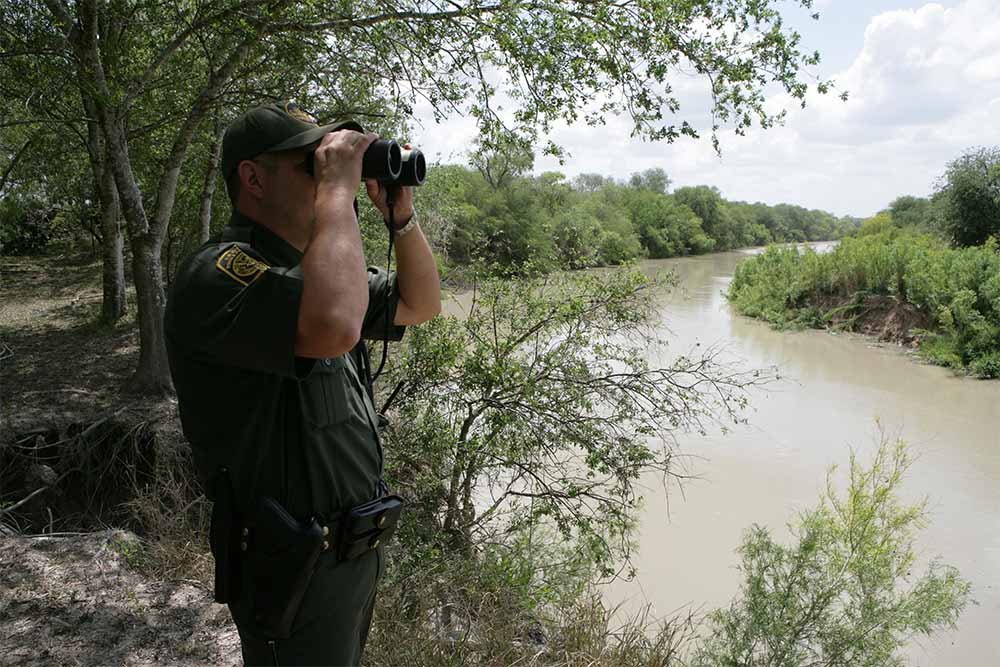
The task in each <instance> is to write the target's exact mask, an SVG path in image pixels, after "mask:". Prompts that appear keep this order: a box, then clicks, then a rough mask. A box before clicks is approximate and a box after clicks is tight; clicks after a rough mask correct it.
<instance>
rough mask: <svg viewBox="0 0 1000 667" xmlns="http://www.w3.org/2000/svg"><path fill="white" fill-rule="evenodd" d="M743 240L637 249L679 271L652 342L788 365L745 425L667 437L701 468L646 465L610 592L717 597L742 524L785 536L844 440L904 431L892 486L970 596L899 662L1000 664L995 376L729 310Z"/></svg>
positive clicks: (726, 582) (671, 609)
mask: <svg viewBox="0 0 1000 667" xmlns="http://www.w3.org/2000/svg"><path fill="white" fill-rule="evenodd" d="M747 256H748V255H747V253H746V252H732V253H719V254H713V255H706V256H701V257H690V258H677V259H669V260H657V261H649V262H645V263H643V265H642V267H643V269H644V270H645V271H647V272H649V273H657V272H662V271H673V272H675V274H676V275H677V277H678V279H679V286H678V288H676V289H674V290H671V291H667V290H664V291H663V292H662V293H660V294H658V295H657V300H658V303H659V305H660V311H661V313H662V318H663V319H662V322H661V328H662V333H663V335H664V337H665V338H666V340H667V341H668V343H669V344H668V347H667V349H666V350H650V357H651V358H660V359H662V358H663V357H664V355H666V356H669V355H671V354H675V353H676V354H680V353H684V352H687V351H689V350H690V349H692V348H694V347H695V345H696V344H700V345H701V346H708V345H713V344H714V345H722V346H724V347H725V349H726V354H728V355H730V357H731V358H734V359H738V360H739V363H740V364H742V365H743V366H744V367H747V368H752V367H768V366H777V368H778V370H779V372H780V373H781V376H782V377H783V378H784V379H783V381H782V382H780V383H779V384H776V385H773V386H772V387H771V388H770V389H769V390H767V391H763V392H755V393H754V394H753V395H752V396H751V404H752V407H751V410H750V411H749V412H748V413H747V415H746V416H747V417H748V421H749V423H748V424H747V425H745V426H739V427H736V428H734V429H733V430H732V431H731V432H730V433H728V434H724V435H723V434H721V433H719V432H718V430H716V431H715V432H710V433H709V435H708V436H699V435H681V436H680V437H679V438H678V445H679V447H680V450H681V452H682V453H683V454H685V455H687V456H686V457H685V458H684V461H685V467H686V469H685V470H684V472H686V473H689V474H693V475H697V476H698V479H694V480H689V481H687V482H686V483H685V484H684V486H683V489H682V490H678V488H676V487H674V486H670V487H668V492H667V493H665V492H664V490H663V486H662V484H661V483H660V482H659V480H655V479H649V480H646V484H645V488H646V492H645V507H644V510H643V514H642V516H641V520H640V525H639V532H638V539H637V542H638V552H637V553H636V554H635V557H634V565H635V566H636V568H637V576H636V578H635V579H634V580H632V581H630V582H623V581H619V582H614V583H611V584H609V585H608V586H607V588H606V599H607V601H608V602H609V603H610V604H613V605H620V613H621V614H623V615H624V614H631V613H634V612H636V611H638V610H640V609H642V608H644V607H645V606H646V605H650V606H651V610H652V612H653V613H654V614H656V615H657V616H661V617H665V616H671V615H673V613H675V612H687V611H689V610H693V611H695V612H703V613H704V612H708V611H710V610H711V609H714V608H716V607H719V606H724V605H726V604H727V603H728V602H729V601H730V599H731V598H732V596H733V595H734V594H735V593H736V592H737V590H738V587H739V583H740V575H739V572H738V571H737V570H736V565H737V564H738V557H737V554H736V553H735V550H736V548H737V546H738V545H739V542H740V537H741V534H742V533H743V531H744V530H745V529H746V528H748V527H749V526H750V525H752V524H754V523H757V524H760V525H763V526H767V527H768V528H769V529H770V530H771V531H772V534H773V535H774V536H776V537H777V538H779V539H786V538H787V536H788V530H787V524H788V522H789V521H790V520H791V519H792V518H793V517H794V516H795V513H796V512H797V511H799V510H804V509H807V508H811V507H814V506H815V504H816V503H817V502H818V500H819V497H820V494H821V492H822V490H823V488H824V486H825V483H826V475H827V470H828V469H829V467H830V466H831V465H835V464H836V465H839V466H840V467H841V470H843V469H845V468H846V467H847V464H848V461H849V456H850V452H851V450H852V448H853V450H854V451H855V452H857V453H858V455H859V459H860V461H861V462H863V463H867V462H868V461H870V458H871V454H872V453H873V451H874V450H875V448H876V447H877V443H878V438H879V430H880V429H881V430H882V431H884V432H885V433H886V434H887V435H888V436H890V437H901V438H903V439H904V440H905V441H906V442H907V443H908V444H909V445H910V449H911V452H912V453H913V454H914V455H915V458H916V461H915V463H914V464H913V466H912V468H911V469H910V472H909V474H908V475H907V477H906V479H905V481H904V484H903V494H904V498H905V499H906V500H914V501H915V500H918V499H920V498H922V497H926V498H927V499H928V509H929V516H930V525H929V526H928V527H927V528H925V529H924V530H923V531H922V532H921V534H920V536H919V538H918V540H917V546H918V549H919V550H920V552H921V554H922V557H921V561H922V564H924V565H925V564H926V563H927V562H928V560H929V559H930V558H932V557H935V556H939V557H940V558H941V559H942V560H943V561H944V562H946V563H949V564H952V565H954V566H956V567H957V568H958V569H959V571H960V572H961V574H962V576H963V577H965V578H966V579H968V580H969V581H971V582H972V585H973V590H972V596H973V598H974V599H975V600H976V601H977V602H978V604H977V605H971V606H969V607H968V608H967V609H966V611H965V612H964V613H963V614H962V616H961V618H960V619H959V622H958V628H957V629H956V630H954V631H943V632H941V633H939V634H936V635H934V636H933V637H931V638H926V637H920V638H915V639H913V640H911V641H910V643H909V646H908V649H907V651H906V658H907V660H908V663H909V664H910V665H920V666H935V667H936V666H939V665H949V666H950V665H962V666H966V665H968V666H972V665H976V666H978V665H1000V381H993V382H984V381H978V380H972V379H967V378H959V377H954V376H953V375H952V374H951V373H950V372H948V371H947V370H945V369H942V368H938V367H934V366H929V365H925V364H922V363H919V362H917V361H914V360H913V359H911V358H909V357H908V356H907V355H906V354H905V353H904V352H903V351H902V350H900V349H899V348H897V347H895V346H892V345H881V344H877V343H875V342H874V341H872V340H870V339H866V338H863V337H860V336H852V335H833V334H829V333H826V332H822V331H802V332H780V331H774V330H772V329H771V328H770V327H769V326H767V325H766V324H763V323H761V322H757V321H753V320H750V319H747V318H744V317H740V316H737V315H735V314H734V313H733V312H732V310H731V309H730V307H729V305H728V304H727V302H726V300H725V299H724V298H723V296H722V292H723V291H724V290H725V289H726V287H727V285H728V284H729V282H730V280H731V279H732V275H733V271H734V269H735V267H736V265H737V264H738V263H739V262H740V261H742V260H744V259H746V257H747ZM447 310H448V311H450V312H453V313H455V314H458V313H459V312H460V311H461V310H462V309H461V307H460V306H456V305H455V304H452V307H450V308H447ZM835 480H839V481H841V482H842V481H843V477H842V476H835ZM839 488H843V484H840V486H839ZM920 571H922V568H921V570H920Z"/></svg>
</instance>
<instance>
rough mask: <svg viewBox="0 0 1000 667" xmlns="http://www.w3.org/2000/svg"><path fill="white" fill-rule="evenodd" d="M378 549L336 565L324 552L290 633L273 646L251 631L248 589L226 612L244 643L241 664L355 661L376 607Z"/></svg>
mask: <svg viewBox="0 0 1000 667" xmlns="http://www.w3.org/2000/svg"><path fill="white" fill-rule="evenodd" d="M381 551H382V550H381V548H379V549H376V550H375V551H372V552H369V553H367V554H365V555H364V556H361V557H360V558H355V559H354V560H348V561H344V562H342V563H338V562H337V559H336V558H335V557H333V555H332V554H331V555H329V556H327V555H324V556H323V557H322V558H321V559H320V563H319V567H317V568H316V572H315V574H314V575H313V578H312V582H311V584H310V586H309V590H308V591H307V592H306V595H305V598H303V600H302V606H301V607H300V608H299V613H298V615H297V616H296V618H295V622H294V624H293V625H292V636H291V637H290V638H288V639H284V640H280V639H279V640H276V641H275V642H274V647H273V648H274V650H273V651H272V647H271V645H270V644H269V643H268V642H267V640H265V639H263V638H261V636H260V634H258V633H257V632H256V628H255V625H254V622H253V619H252V618H251V617H250V613H249V608H250V603H249V598H248V596H249V595H251V594H252V588H251V587H250V586H249V585H247V584H246V583H245V584H244V586H243V591H244V593H243V596H242V597H241V598H240V600H239V601H238V602H235V603H231V604H230V605H229V610H230V611H231V612H232V614H233V619H235V621H236V628H237V629H238V630H239V633H240V641H241V642H242V644H243V662H244V663H245V664H246V665H247V666H248V667H249V666H251V665H252V666H254V667H256V666H258V665H274V664H275V658H277V664H278V665H338V666H339V665H359V664H361V652H362V651H363V650H364V647H365V641H366V640H367V638H368V628H369V627H370V626H371V620H372V611H373V609H374V606H375V584H376V582H377V580H378V578H379V576H380V574H381V569H382V553H381Z"/></svg>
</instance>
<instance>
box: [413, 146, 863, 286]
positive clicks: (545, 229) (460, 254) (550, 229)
mask: <svg viewBox="0 0 1000 667" xmlns="http://www.w3.org/2000/svg"><path fill="white" fill-rule="evenodd" d="M669 186H670V179H669V178H668V177H667V175H666V174H665V173H664V171H663V170H662V169H650V170H647V171H644V172H642V173H635V174H633V175H632V177H631V178H630V179H629V180H628V181H624V182H622V181H616V180H615V179H613V178H609V177H605V176H601V175H598V174H583V175H580V176H578V177H576V178H574V179H572V180H567V179H566V177H565V176H563V175H562V174H560V173H558V172H546V173H544V174H542V175H540V176H516V177H510V176H505V177H497V175H496V174H495V173H492V172H490V171H489V170H486V169H476V168H470V167H464V166H459V165H442V166H435V167H433V169H432V170H431V177H430V178H428V180H427V183H426V184H425V185H424V186H423V187H422V188H421V189H420V191H419V193H418V196H419V202H418V203H419V208H420V210H421V211H424V212H427V213H428V214H430V215H432V216H433V217H435V218H437V219H440V220H446V221H447V222H448V224H447V230H446V233H445V234H444V238H443V239H442V240H443V241H444V243H443V244H442V245H443V246H444V248H443V250H444V251H445V253H446V255H447V261H448V263H449V264H451V265H465V264H472V263H478V262H486V263H488V264H493V265H497V266H499V267H503V268H509V269H513V270H518V269H520V268H523V267H528V266H530V267H533V268H535V269H540V270H546V269H551V268H584V267H591V266H608V265H616V264H621V263H623V262H626V261H628V260H632V259H636V258H644V257H649V258H663V257H675V256H679V255H693V254H699V253H706V252H712V251H720V250H729V249H732V248H739V247H745V246H755V245H764V244H767V243H771V242H788V241H820V240H830V239H836V238H840V237H842V236H844V235H845V234H846V233H848V232H851V231H852V230H855V229H857V227H858V225H859V224H860V220H859V219H856V218H846V217H845V218H838V217H836V216H834V215H832V214H830V213H826V212H824V211H816V210H808V209H805V208H802V207H801V206H793V205H789V204H778V205H776V206H768V205H766V204H760V203H757V204H747V203H744V202H730V201H726V200H725V199H723V197H722V195H721V194H720V193H719V190H718V189H717V188H714V187H710V186H707V185H700V186H696V187H683V188H677V189H676V190H674V191H673V192H670V191H669Z"/></svg>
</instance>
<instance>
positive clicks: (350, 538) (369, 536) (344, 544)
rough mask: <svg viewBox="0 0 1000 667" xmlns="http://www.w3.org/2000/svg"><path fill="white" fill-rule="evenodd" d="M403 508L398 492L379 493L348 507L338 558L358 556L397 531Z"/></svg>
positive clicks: (344, 558) (348, 558) (382, 542)
mask: <svg viewBox="0 0 1000 667" xmlns="http://www.w3.org/2000/svg"><path fill="white" fill-rule="evenodd" d="M402 511H403V499H402V498H400V497H399V496H382V497H381V498H376V499H375V500H370V501H368V502H367V503H364V504H362V505H358V506H357V507H352V508H351V509H350V510H348V511H347V513H346V514H345V515H344V525H343V528H342V532H341V537H340V544H339V553H338V556H339V558H340V560H350V559H352V558H357V557H358V556H360V555H362V554H363V553H365V552H366V551H370V550H372V549H374V548H376V547H377V546H378V545H379V544H384V543H385V542H386V541H387V540H388V539H389V538H390V537H392V534H393V533H395V532H396V524H397V523H398V522H399V515H400V513H401V512H402Z"/></svg>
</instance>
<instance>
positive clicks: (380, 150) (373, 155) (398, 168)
mask: <svg viewBox="0 0 1000 667" xmlns="http://www.w3.org/2000/svg"><path fill="white" fill-rule="evenodd" d="M314 160H315V155H314V154H313V153H312V152H309V154H308V155H306V172H307V173H308V174H309V175H310V176H313V175H314V173H315V165H314ZM426 177H427V161H426V160H424V154H423V153H421V152H420V151H419V150H417V149H416V148H411V149H403V148H400V146H399V144H397V143H396V142H395V141H393V140H392V139H377V140H376V141H374V142H372V144H371V145H370V146H368V148H367V149H366V150H365V154H364V156H362V158H361V178H364V179H369V178H371V179H375V180H377V181H379V182H380V183H387V184H390V185H410V186H415V185H422V184H423V182H424V179H425V178H426Z"/></svg>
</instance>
